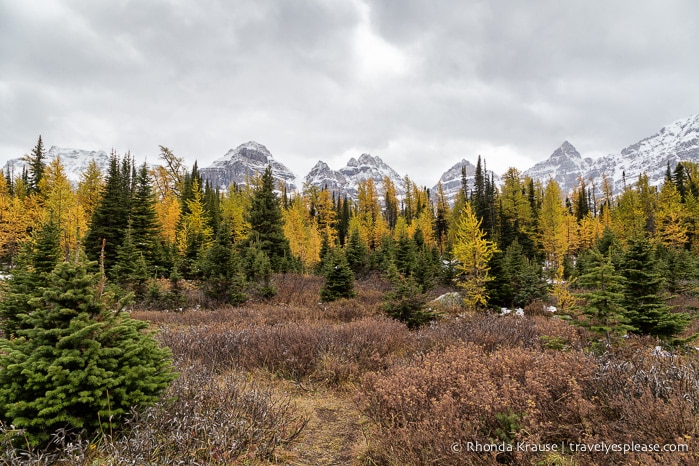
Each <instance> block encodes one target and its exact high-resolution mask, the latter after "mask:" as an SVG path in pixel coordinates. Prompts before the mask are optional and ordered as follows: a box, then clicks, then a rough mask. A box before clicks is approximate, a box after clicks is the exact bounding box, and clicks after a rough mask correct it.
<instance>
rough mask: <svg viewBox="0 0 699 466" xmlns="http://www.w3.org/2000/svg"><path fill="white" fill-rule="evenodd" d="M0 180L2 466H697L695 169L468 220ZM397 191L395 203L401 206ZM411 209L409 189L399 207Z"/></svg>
mask: <svg viewBox="0 0 699 466" xmlns="http://www.w3.org/2000/svg"><path fill="white" fill-rule="evenodd" d="M25 159H26V162H27V169H26V170H25V171H24V172H23V173H21V174H15V175H16V176H10V174H9V173H5V174H0V266H1V267H2V272H3V280H2V282H1V283H0V455H1V456H0V457H2V461H1V462H2V464H37V465H38V464H84V465H89V464H154V465H155V464H210V465H217V464H220V465H229V464H246V465H247V464H250V465H263V464H288V465H306V464H309V465H310V464H328V465H329V464H343V465H344V464H346V465H427V464H439V465H462V464H474V465H489V464H537V465H553V464H555V465H588V464H589V465H592V464H644V465H651V464H657V465H665V464H696V463H698V462H699V340H698V337H699V165H698V164H696V163H691V162H681V163H678V164H677V165H676V166H668V168H667V173H666V175H665V179H664V181H663V183H662V184H661V185H660V186H653V185H651V183H650V182H649V179H648V177H647V176H645V175H641V176H640V177H639V178H638V179H633V180H631V179H629V180H625V181H626V184H625V186H624V189H623V190H622V191H621V192H620V193H615V192H614V191H613V189H612V186H611V184H610V182H609V181H608V180H607V179H606V178H605V177H604V176H602V177H601V178H600V179H598V180H595V182H594V184H593V183H590V182H587V181H584V180H582V179H581V180H579V184H578V186H577V187H576V188H575V189H574V190H573V191H572V192H562V190H561V188H560V187H559V185H558V184H557V183H556V182H555V181H554V180H553V179H550V180H549V181H548V182H544V183H542V182H540V181H536V180H533V179H531V178H527V177H524V176H523V175H522V174H521V173H520V172H519V171H518V170H517V169H515V168H510V169H509V170H508V171H507V172H506V173H505V174H504V175H503V176H502V181H501V183H500V184H499V185H496V183H495V182H494V180H493V178H492V177H490V176H488V174H487V173H488V172H487V171H486V170H485V168H484V164H485V161H481V160H480V158H479V160H478V164H477V166H476V175H475V179H473V180H472V181H471V180H467V177H466V175H465V173H464V176H463V180H462V185H461V190H460V191H459V194H458V195H457V197H456V199H455V200H454V202H453V203H450V202H448V201H447V197H446V196H445V193H444V191H443V190H442V189H441V186H438V189H437V192H431V191H430V190H428V189H426V188H422V187H420V186H418V185H416V184H415V183H414V182H412V181H411V180H410V178H409V177H407V176H406V177H405V178H404V180H403V186H400V187H398V186H395V185H394V183H393V182H392V181H391V180H390V179H389V178H386V179H384V180H383V182H381V183H378V182H375V181H374V180H372V179H368V180H366V181H364V182H361V183H360V185H359V190H358V194H357V197H356V199H352V198H348V197H346V196H343V195H339V194H338V193H334V192H331V191H329V190H328V189H324V188H322V187H315V186H305V187H304V189H303V190H302V192H288V191H287V190H286V189H285V187H284V186H282V185H277V183H276V182H275V179H274V177H273V174H272V171H271V168H268V169H267V170H266V171H265V172H263V173H259V174H258V175H257V176H256V177H254V178H252V179H250V180H249V182H248V183H247V184H241V185H235V184H234V185H231V186H229V187H228V188H227V189H225V190H222V189H218V188H214V187H212V186H211V184H210V183H208V182H207V181H206V179H205V178H203V177H202V175H201V174H200V173H199V170H198V168H197V164H196V163H195V164H194V165H193V166H191V167H188V166H186V164H185V162H184V159H183V158H182V157H180V156H178V155H176V154H174V153H173V152H172V151H171V150H170V149H168V148H167V147H164V146H161V147H160V160H159V161H158V164H157V165H152V166H147V165H145V164H142V165H138V164H137V163H136V162H135V161H134V159H133V158H132V157H131V155H130V154H123V155H119V154H116V153H113V154H112V156H111V159H110V164H109V168H108V170H107V171H106V172H102V170H101V169H100V168H99V167H98V166H97V164H96V163H92V164H90V166H89V167H88V168H87V170H85V171H84V172H83V173H82V174H81V177H80V181H79V182H78V183H77V184H74V183H71V182H70V181H69V179H68V177H67V175H66V172H65V168H64V167H63V165H62V163H61V160H60V158H56V159H53V160H50V161H48V160H47V159H46V151H45V150H44V146H43V141H42V140H41V138H39V140H38V142H37V144H36V146H35V147H34V148H32V149H31V150H30V151H29V152H28V155H27V156H26V157H25ZM399 193H401V194H399ZM402 193H404V194H402Z"/></svg>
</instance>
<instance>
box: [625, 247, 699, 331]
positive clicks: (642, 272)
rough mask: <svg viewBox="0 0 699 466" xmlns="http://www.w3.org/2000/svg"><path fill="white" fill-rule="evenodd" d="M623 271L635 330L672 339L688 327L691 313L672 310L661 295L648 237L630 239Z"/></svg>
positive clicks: (628, 311) (659, 282) (659, 279)
mask: <svg viewBox="0 0 699 466" xmlns="http://www.w3.org/2000/svg"><path fill="white" fill-rule="evenodd" d="M621 274H622V275H623V276H624V278H625V279H626V283H625V285H624V300H623V305H624V307H625V308H626V317H627V318H628V319H629V323H630V325H631V326H633V328H634V331H635V332H638V333H642V334H647V335H654V336H658V337H662V338H670V337H672V336H674V335H677V334H678V333H680V332H682V330H684V329H685V328H686V327H687V325H688V324H689V321H690V318H689V316H688V315H687V314H685V313H675V312H672V310H671V309H670V307H668V306H667V305H666V304H665V303H664V302H663V300H662V298H661V295H660V293H661V288H662V283H663V279H662V277H661V276H660V274H659V273H658V268H657V261H656V258H655V253H654V251H653V247H652V245H651V244H650V242H649V241H648V240H647V239H646V238H645V237H640V238H635V239H632V240H631V241H629V245H628V246H627V249H626V251H625V253H624V255H623V258H622V265H621Z"/></svg>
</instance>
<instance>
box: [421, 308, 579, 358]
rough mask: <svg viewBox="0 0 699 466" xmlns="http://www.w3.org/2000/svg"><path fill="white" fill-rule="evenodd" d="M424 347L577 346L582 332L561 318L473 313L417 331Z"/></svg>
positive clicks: (450, 318)
mask: <svg viewBox="0 0 699 466" xmlns="http://www.w3.org/2000/svg"><path fill="white" fill-rule="evenodd" d="M419 338H420V341H421V343H422V345H423V348H424V349H426V350H427V349H430V348H432V347H438V348H445V347H447V346H449V345H450V344H452V343H455V342H471V343H474V344H476V345H479V346H481V347H482V348H483V349H484V350H485V351H495V350H497V349H499V348H532V349H534V348H537V349H546V348H551V349H572V348H576V349H580V348H582V347H583V346H584V344H585V341H586V332H585V331H584V330H583V329H581V328H579V327H575V326H572V325H570V324H569V323H567V322H565V321H563V320H561V319H551V318H545V317H538V316H537V317H526V316H525V317H519V316H504V317H503V316H497V315H492V314H475V315H471V316H459V317H449V318H445V319H444V320H441V321H438V322H435V323H433V324H432V325H431V326H430V327H428V328H425V329H423V330H421V331H420V332H419Z"/></svg>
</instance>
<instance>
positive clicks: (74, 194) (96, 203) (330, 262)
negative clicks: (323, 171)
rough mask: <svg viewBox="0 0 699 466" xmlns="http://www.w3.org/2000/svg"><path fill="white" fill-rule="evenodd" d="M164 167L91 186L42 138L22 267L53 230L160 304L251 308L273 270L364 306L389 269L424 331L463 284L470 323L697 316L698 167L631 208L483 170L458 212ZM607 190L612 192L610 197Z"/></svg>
mask: <svg viewBox="0 0 699 466" xmlns="http://www.w3.org/2000/svg"><path fill="white" fill-rule="evenodd" d="M160 150H161V153H160V159H161V164H160V165H159V166H156V167H147V166H146V165H145V164H144V165H141V166H136V165H135V163H134V161H133V158H132V157H131V156H130V155H129V154H126V155H124V156H122V157H120V156H118V155H117V154H114V153H113V154H112V156H111V158H110V165H109V169H108V171H107V173H101V172H100V170H99V168H98V167H97V166H96V164H94V163H91V164H90V165H89V167H88V168H87V169H86V170H85V172H84V173H82V175H81V178H80V181H79V183H78V184H77V186H72V185H71V183H70V182H69V181H68V179H67V177H66V175H65V171H64V168H63V167H62V165H61V161H60V159H54V160H52V161H50V162H48V163H46V161H45V152H44V149H43V143H42V141H41V138H39V141H38V143H37V145H36V147H34V149H33V150H32V151H31V153H30V154H29V155H28V156H27V162H28V163H27V167H28V168H27V169H26V171H25V172H23V173H22V175H21V176H18V177H16V178H14V179H13V178H12V177H10V176H9V174H5V175H4V176H0V212H2V214H0V215H1V217H0V254H1V257H2V260H3V261H4V263H5V264H6V265H7V266H8V267H10V268H11V267H13V266H15V265H16V264H15V262H16V258H17V257H18V253H19V251H20V249H21V245H22V244H24V243H26V242H27V241H29V240H30V239H31V238H32V236H33V232H34V231H35V230H36V229H37V228H38V226H40V225H46V224H51V225H53V226H54V227H55V228H56V229H57V230H58V231H59V232H60V247H61V251H62V252H63V256H64V257H65V258H68V257H70V256H71V255H76V254H78V252H79V251H84V253H85V254H86V256H87V258H89V259H90V260H92V261H93V262H94V263H97V264H101V266H102V268H103V273H104V275H105V276H106V277H107V278H108V279H109V281H110V282H112V283H114V284H116V285H118V286H120V287H122V288H124V289H129V290H132V291H133V292H134V293H135V294H136V296H137V298H138V297H143V296H145V295H146V294H147V290H148V287H149V286H150V285H149V284H150V283H152V281H153V280H154V279H156V278H160V279H162V278H169V279H170V280H171V282H172V283H173V284H174V286H175V289H176V287H177V283H179V281H180V280H182V279H184V280H187V281H190V282H193V283H196V284H197V285H198V286H199V287H200V288H201V290H202V291H203V292H204V293H205V294H206V295H207V296H208V297H209V298H210V299H212V300H213V301H214V302H219V303H229V304H240V303H242V302H245V301H246V300H247V299H248V298H249V296H250V295H251V294H255V295H259V296H262V297H264V296H270V295H272V294H274V293H275V290H274V287H273V282H272V281H271V277H272V274H274V273H285V272H300V273H316V274H324V275H325V276H326V278H327V280H326V286H325V287H324V289H323V294H322V298H323V299H325V300H332V299H338V298H342V297H350V296H352V293H353V291H352V283H353V280H354V278H355V277H356V276H362V275H368V274H371V273H380V274H382V275H383V276H385V277H387V278H389V279H390V280H391V282H392V284H393V289H392V291H391V293H390V295H389V296H388V298H387V304H386V310H387V312H389V313H391V314H392V315H394V316H396V317H398V318H400V319H402V320H404V321H406V322H407V323H408V324H409V325H414V326H415V325H420V324H421V323H423V322H424V321H426V320H429V319H430V318H432V317H433V315H431V314H430V313H429V312H427V311H424V306H423V304H424V301H425V296H426V293H427V292H428V291H429V290H430V289H431V288H433V287H434V286H435V285H438V284H454V283H456V284H458V285H459V286H460V287H461V288H462V290H463V293H462V294H463V296H464V301H465V306H466V307H467V308H469V309H470V310H478V309H485V308H499V307H509V308H513V307H524V306H527V305H530V304H531V303H532V302H535V301H551V302H555V303H556V304H557V306H558V308H559V311H560V312H563V313H570V314H571V315H572V316H573V318H574V319H575V320H576V321H578V322H579V323H581V324H583V325H586V326H588V327H590V328H592V329H593V330H596V331H599V332H600V333H601V334H603V335H605V337H606V338H607V339H608V340H609V339H610V338H612V337H613V336H614V335H616V334H620V333H623V332H626V331H633V332H638V333H647V334H653V335H658V336H663V337H671V336H673V335H676V334H678V333H680V332H681V331H682V330H683V329H684V328H685V327H686V325H687V323H688V316H687V315H686V314H684V313H678V312H674V311H673V310H672V309H671V308H670V307H668V306H667V304H666V302H667V298H668V297H669V296H671V295H677V294H681V293H688V292H692V291H695V286H696V278H697V269H698V267H697V257H698V256H699V235H698V233H699V225H698V224H697V219H699V167H698V166H697V164H695V163H690V162H682V163H679V164H677V165H676V166H675V167H670V166H668V170H667V173H666V176H665V180H664V182H663V184H662V185H661V186H660V187H659V188H656V187H654V186H651V184H650V182H649V179H648V177H647V176H646V175H645V174H642V175H640V176H639V178H638V179H637V180H633V181H630V180H629V182H628V183H627V181H626V180H624V183H625V186H624V189H623V191H622V192H621V194H619V195H614V194H613V188H612V183H611V181H610V180H609V179H607V178H605V177H602V179H601V180H596V183H595V184H590V183H589V182H588V181H585V180H582V179H581V180H579V183H578V186H577V187H576V189H575V190H574V191H573V192H572V193H562V192H561V189H560V187H559V185H558V184H557V183H556V182H555V181H554V180H553V179H550V180H548V181H547V182H545V183H542V182H540V181H537V180H533V179H531V178H528V177H524V176H522V174H521V173H520V172H519V171H518V170H517V169H515V168H510V169H509V170H508V171H507V172H506V173H505V174H504V176H503V178H502V183H501V184H500V186H496V184H495V182H494V180H493V178H492V177H489V176H488V174H487V173H488V172H487V170H486V167H485V162H484V161H482V160H481V158H480V157H479V159H478V163H477V165H476V173H475V178H474V179H473V181H472V183H469V180H468V178H467V176H466V173H465V172H464V173H463V174H462V186H461V189H460V190H459V193H458V194H457V196H456V199H455V201H454V203H453V205H451V204H450V203H448V202H447V200H446V195H445V193H444V191H443V189H442V187H441V185H439V186H438V187H437V192H430V190H428V189H426V188H422V187H419V186H418V185H416V184H415V183H414V182H412V180H410V178H409V177H407V176H406V177H405V178H404V180H403V186H402V187H401V188H403V192H404V193H405V194H404V195H402V196H399V195H398V194H397V193H398V189H397V187H396V186H395V185H394V183H393V182H392V181H391V180H390V179H388V178H386V179H384V180H383V183H381V184H380V185H377V184H376V183H375V182H374V181H373V180H371V179H368V180H365V181H363V182H361V183H360V184H359V187H358V195H357V199H356V200H355V199H349V198H347V197H345V196H340V195H338V194H336V193H333V192H330V191H329V190H327V189H324V188H323V187H316V186H305V187H304V190H303V192H302V193H292V194H290V193H288V192H286V190H285V188H284V186H276V185H275V181H274V178H273V176H272V172H271V168H268V169H267V170H266V171H265V172H264V173H262V174H260V175H259V176H258V177H255V178H254V179H251V180H249V182H248V183H247V184H243V185H235V184H234V185H232V186H230V187H229V188H228V189H226V190H224V191H221V190H219V189H217V188H214V187H212V186H211V185H210V184H209V183H208V182H207V181H206V180H204V179H203V178H202V176H201V174H200V173H199V170H198V168H197V164H196V163H195V164H194V166H193V167H191V168H187V167H185V164H184V161H183V159H182V158H180V157H178V156H176V155H175V154H173V153H172V151H170V150H169V149H168V148H167V147H162V146H161V148H160ZM597 183H598V184H597Z"/></svg>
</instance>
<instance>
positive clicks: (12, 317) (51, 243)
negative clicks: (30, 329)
mask: <svg viewBox="0 0 699 466" xmlns="http://www.w3.org/2000/svg"><path fill="white" fill-rule="evenodd" d="M60 241H61V231H60V229H59V228H58V227H57V226H56V225H55V224H54V223H53V222H49V223H47V224H45V225H43V226H41V227H40V228H38V229H36V230H35V231H34V235H33V236H32V238H31V240H30V241H29V242H28V243H27V244H25V245H24V247H23V248H22V251H21V252H20V255H19V257H18V259H17V264H16V266H15V268H14V269H13V271H12V275H11V276H10V278H9V280H8V281H7V283H6V284H5V288H4V289H3V293H2V300H0V326H2V329H3V331H4V334H5V337H8V338H10V337H13V336H14V335H15V334H16V332H17V330H18V329H20V328H21V323H22V318H21V316H22V315H24V314H27V313H29V312H31V310H32V308H31V306H29V303H28V302H27V296H28V295H29V294H30V292H31V290H33V289H34V288H40V287H43V286H46V285H47V283H48V276H49V274H50V273H51V272H52V271H53V269H54V268H55V267H56V265H58V264H59V263H60V262H61V260H62V258H63V253H62V251H61V243H60Z"/></svg>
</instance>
